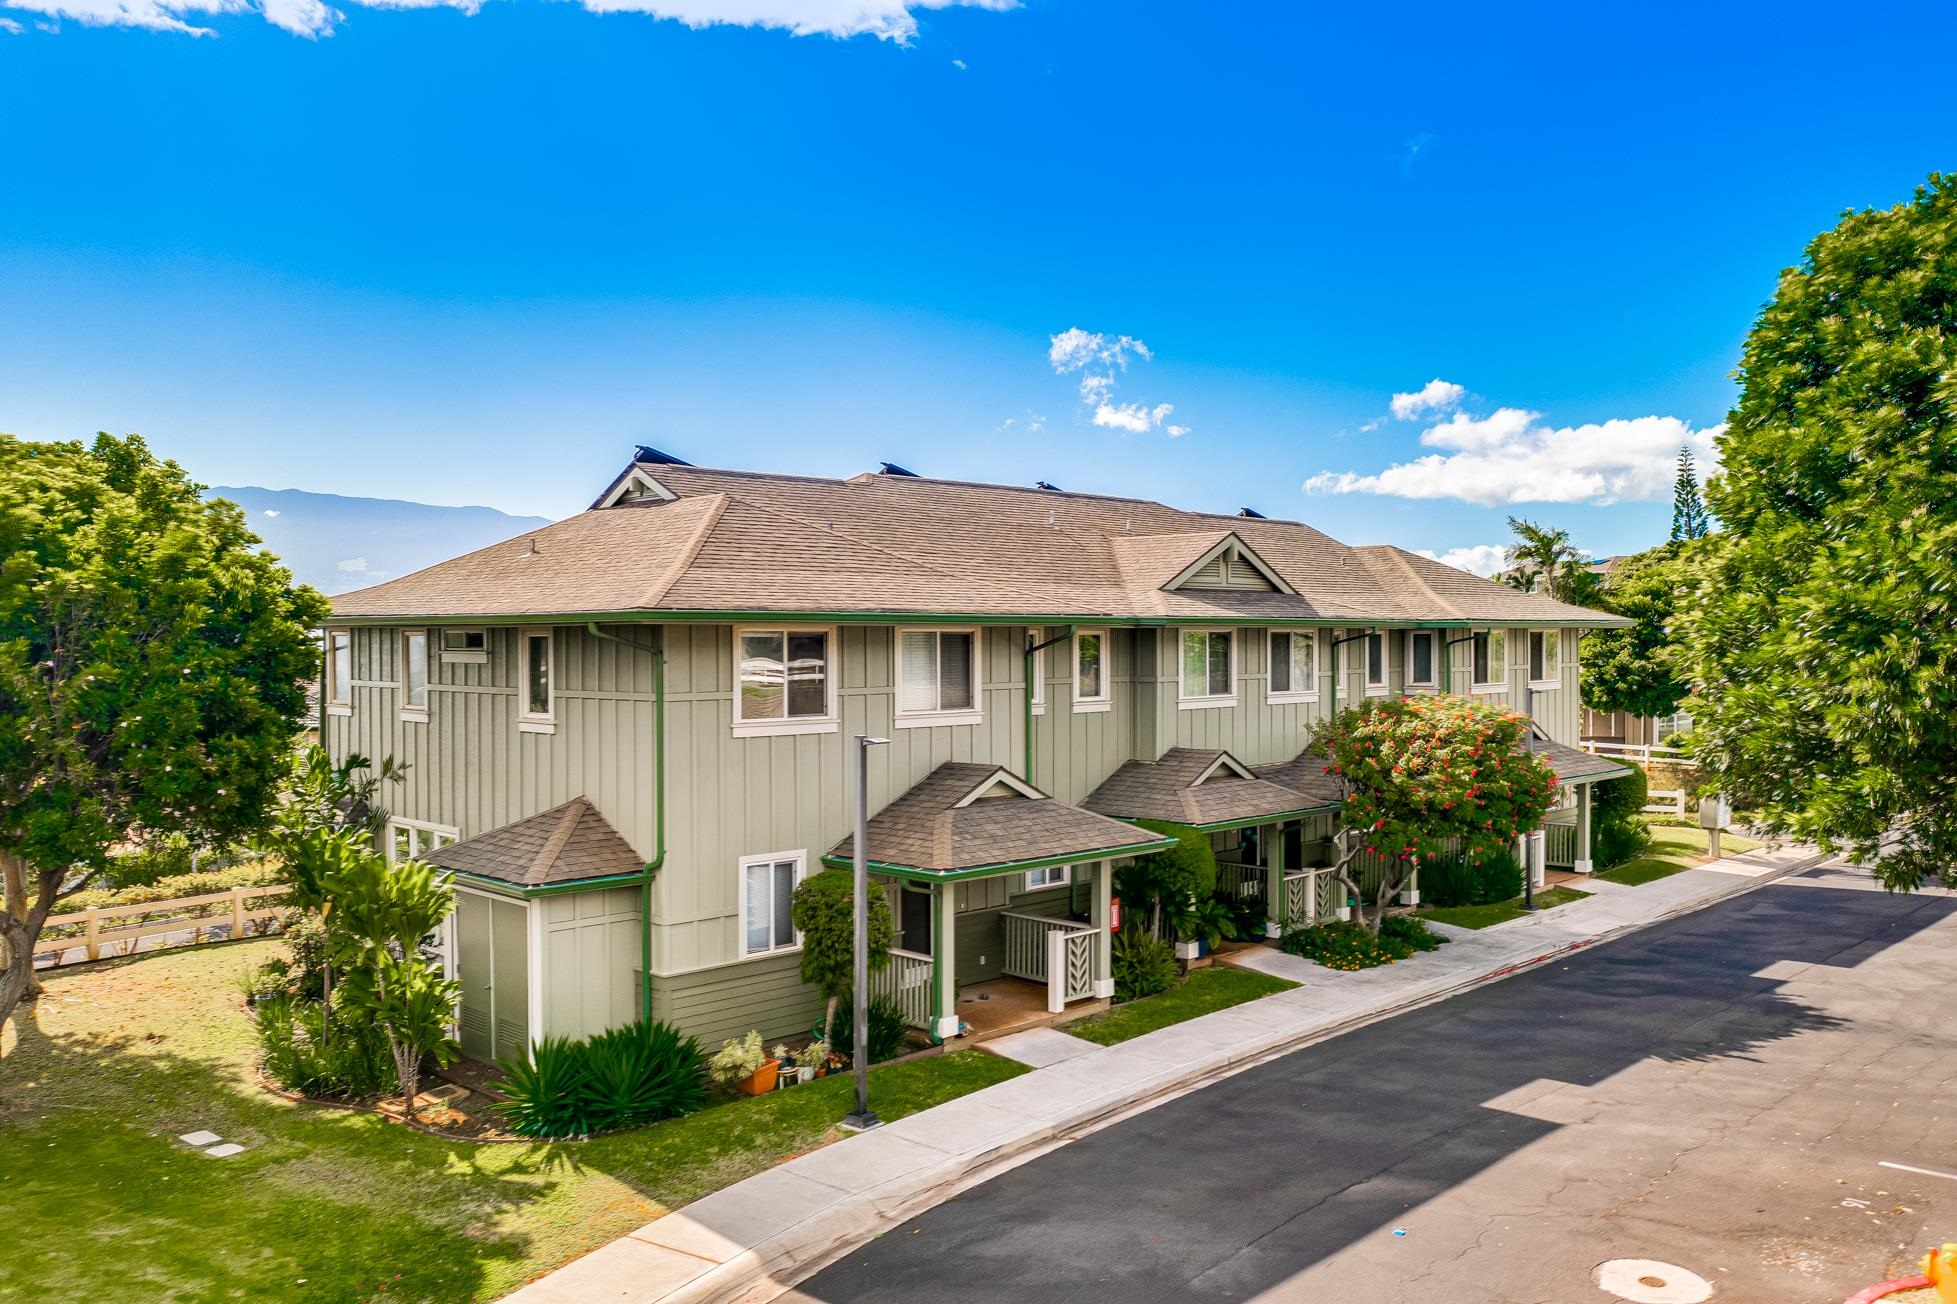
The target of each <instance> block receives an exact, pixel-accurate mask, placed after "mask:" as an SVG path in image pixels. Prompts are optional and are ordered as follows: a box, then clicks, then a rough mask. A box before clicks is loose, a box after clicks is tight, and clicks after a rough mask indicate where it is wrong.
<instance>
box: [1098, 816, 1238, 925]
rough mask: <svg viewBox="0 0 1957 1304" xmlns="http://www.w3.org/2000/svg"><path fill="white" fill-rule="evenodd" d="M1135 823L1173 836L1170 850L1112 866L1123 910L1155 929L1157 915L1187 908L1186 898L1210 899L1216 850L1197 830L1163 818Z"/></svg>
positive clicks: (1179, 912)
mask: <svg viewBox="0 0 1957 1304" xmlns="http://www.w3.org/2000/svg"><path fill="white" fill-rule="evenodd" d="M1135 822H1136V824H1138V825H1139V826H1140V827H1142V828H1145V829H1147V830H1148V831H1149V832H1151V833H1159V834H1162V835H1163V836H1165V837H1172V838H1174V839H1175V840H1176V844H1175V845H1174V846H1173V847H1170V848H1169V849H1168V850H1166V851H1156V852H1151V853H1150V854H1148V855H1146V856H1137V857H1135V859H1133V860H1131V861H1129V862H1128V863H1127V864H1126V865H1124V866H1122V867H1121V868H1120V869H1118V870H1116V871H1115V876H1114V890H1115V895H1116V896H1118V897H1120V898H1121V906H1122V913H1123V915H1124V916H1125V917H1127V918H1131V919H1133V920H1136V921H1137V922H1141V923H1144V924H1145V925H1146V926H1147V927H1148V928H1150V929H1154V928H1156V927H1157V925H1158V917H1159V915H1162V914H1169V915H1174V914H1181V913H1186V911H1187V909H1188V904H1189V903H1190V902H1192V901H1207V900H1209V898H1210V896H1211V894H1213V893H1214V892H1215V891H1216V852H1214V851H1213V850H1211V849H1210V839H1209V835H1208V834H1207V833H1204V832H1202V831H1201V830H1200V829H1193V828H1190V827H1189V826H1188V825H1186V824H1171V823H1168V822H1166V821H1163V820H1137V821H1135Z"/></svg>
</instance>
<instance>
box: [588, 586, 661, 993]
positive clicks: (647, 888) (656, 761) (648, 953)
mask: <svg viewBox="0 0 1957 1304" xmlns="http://www.w3.org/2000/svg"><path fill="white" fill-rule="evenodd" d="M584 628H585V632H586V633H587V634H589V635H591V637H593V638H601V639H605V640H606V641H608V642H612V643H617V644H620V645H621V646H624V647H629V648H631V649H633V650H634V651H637V652H644V653H646V654H648V655H649V656H651V657H652V768H653V779H652V808H653V818H654V820H655V821H656V824H655V827H656V830H657V831H656V833H655V835H654V836H655V841H654V843H653V855H652V859H651V860H648V861H647V862H646V867H645V872H644V873H643V875H641V880H640V889H639V1015H640V1017H641V1018H643V1019H644V1020H645V1021H646V1022H647V1023H651V1022H652V876H653V875H654V874H657V873H658V872H659V869H660V867H661V866H662V865H664V864H665V863H666V654H665V653H664V652H663V651H661V650H660V649H658V648H651V647H647V646H646V645H645V644H643V643H634V642H633V641H632V640H631V639H629V638H620V637H619V636H618V635H616V634H607V633H606V632H605V631H604V630H602V629H599V628H598V622H597V621H595V620H594V621H590V622H588V623H587V624H586V625H585V627H584Z"/></svg>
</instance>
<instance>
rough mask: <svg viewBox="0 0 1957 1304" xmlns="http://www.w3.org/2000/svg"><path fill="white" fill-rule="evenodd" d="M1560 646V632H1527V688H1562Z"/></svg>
mask: <svg viewBox="0 0 1957 1304" xmlns="http://www.w3.org/2000/svg"><path fill="white" fill-rule="evenodd" d="M1562 644H1563V633H1562V631H1561V630H1556V629H1532V630H1530V631H1529V687H1531V688H1536V689H1545V688H1561V687H1562V686H1563V669H1562V655H1561V654H1562V651H1563V647H1562Z"/></svg>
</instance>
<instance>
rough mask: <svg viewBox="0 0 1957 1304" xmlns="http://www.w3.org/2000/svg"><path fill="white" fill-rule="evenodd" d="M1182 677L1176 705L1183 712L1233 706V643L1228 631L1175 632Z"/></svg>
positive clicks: (1231, 633)
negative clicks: (1179, 652)
mask: <svg viewBox="0 0 1957 1304" xmlns="http://www.w3.org/2000/svg"><path fill="white" fill-rule="evenodd" d="M1178 642H1179V644H1180V646H1181V649H1182V657H1181V660H1182V673H1181V676H1180V684H1179V696H1178V700H1177V702H1176V705H1177V706H1178V707H1179V708H1181V709H1183V710H1198V709H1201V708H1203V707H1211V706H1235V705H1236V704H1237V640H1236V631H1235V630H1230V629H1185V630H1182V631H1180V632H1179V636H1178Z"/></svg>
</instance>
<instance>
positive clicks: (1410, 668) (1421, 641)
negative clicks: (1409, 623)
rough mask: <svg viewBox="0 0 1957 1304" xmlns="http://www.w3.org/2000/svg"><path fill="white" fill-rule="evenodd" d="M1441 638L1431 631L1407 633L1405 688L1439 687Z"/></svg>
mask: <svg viewBox="0 0 1957 1304" xmlns="http://www.w3.org/2000/svg"><path fill="white" fill-rule="evenodd" d="M1440 664H1441V636H1440V635H1439V634H1438V633H1436V632H1435V631H1433V630H1431V629H1414V630H1408V631H1407V687H1408V688H1438V687H1440V682H1441V681H1440Z"/></svg>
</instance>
